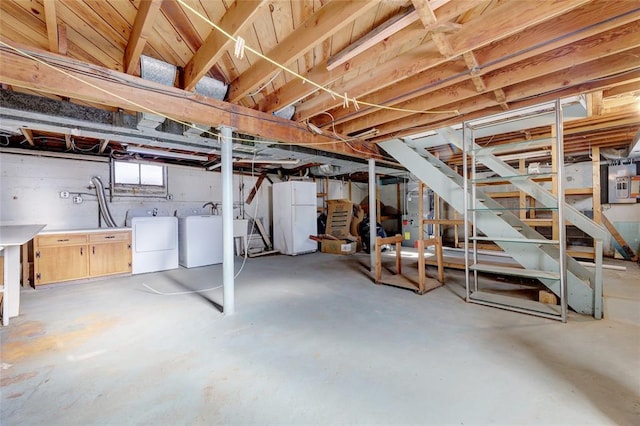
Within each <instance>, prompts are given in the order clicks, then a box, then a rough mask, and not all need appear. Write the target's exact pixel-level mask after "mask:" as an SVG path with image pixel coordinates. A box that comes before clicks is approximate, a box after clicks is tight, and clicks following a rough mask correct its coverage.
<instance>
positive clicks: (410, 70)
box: [295, 0, 586, 121]
mask: <svg viewBox="0 0 640 426" xmlns="http://www.w3.org/2000/svg"><path fill="white" fill-rule="evenodd" d="M513 1H515V0H510V1H507V2H505V3H502V4H501V5H500V6H498V7H496V8H495V9H493V10H491V11H490V12H488V13H487V14H486V15H485V17H484V19H481V20H475V21H471V22H469V23H467V24H465V25H464V26H463V28H461V29H460V31H458V32H456V33H455V34H452V35H451V36H450V37H449V42H450V43H451V46H452V48H453V52H452V53H451V56H459V55H462V54H463V53H465V52H467V51H470V50H475V49H478V48H480V47H482V46H485V45H488V44H490V43H492V42H494V41H496V40H499V39H502V38H506V37H508V36H510V35H512V34H514V33H517V32H519V31H523V30H525V29H527V28H529V27H532V26H534V25H535V24H536V23H540V22H543V21H544V20H545V19H550V18H549V17H550V16H551V17H553V16H556V15H559V14H561V13H564V12H567V11H569V10H572V9H574V8H576V7H578V6H579V5H581V4H583V3H585V2H586V0H568V1H565V2H543V3H539V2H519V3H520V4H522V6H523V7H525V6H526V8H527V11H526V12H527V13H524V11H523V13H519V14H518V15H517V16H514V15H513V8H512V7H513V5H512V4H510V2H513ZM507 5H509V6H511V7H506V6H507ZM507 13H508V16H506V15H507ZM487 22H492V25H487ZM496 23H502V25H494V24H496ZM471 34H473V36H471ZM436 52H437V50H436ZM446 60H447V59H446V58H444V57H442V56H441V55H440V54H435V52H434V51H433V50H432V49H430V48H429V46H428V43H426V44H423V45H422V46H421V48H419V49H415V50H414V51H412V52H409V53H408V54H406V55H403V57H402V58H398V59H396V60H394V61H392V62H388V63H386V64H383V65H382V66H379V67H376V68H375V69H374V70H372V71H371V72H370V73H369V74H368V76H367V77H368V78H366V79H358V80H355V81H351V82H346V83H343V84H340V85H337V86H335V87H332V89H333V90H334V91H336V92H337V93H349V94H350V95H351V96H352V97H354V96H357V97H360V96H363V95H367V94H368V93H371V92H373V91H376V90H380V89H382V88H384V87H387V86H391V85H392V84H394V83H397V82H398V81H401V80H403V79H405V78H409V77H411V76H413V75H414V74H415V73H416V72H419V71H423V70H426V69H428V68H431V67H434V66H437V65H439V64H442V63H443V62H445V61H446ZM341 103H342V101H341V100H339V99H338V100H334V99H332V97H331V96H330V95H329V94H326V93H322V94H320V95H319V96H316V97H315V98H313V99H311V100H309V101H307V102H304V103H303V104H302V105H300V107H299V108H298V109H297V111H296V115H295V119H296V120H299V121H301V120H305V119H308V118H310V117H313V116H315V115H317V114H318V113H320V112H321V111H325V110H327V109H330V108H334V107H336V106H338V105H340V104H341Z"/></svg>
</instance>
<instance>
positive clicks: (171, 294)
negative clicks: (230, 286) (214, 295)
mask: <svg viewBox="0 0 640 426" xmlns="http://www.w3.org/2000/svg"><path fill="white" fill-rule="evenodd" d="M142 286H143V287H145V288H147V289H148V290H150V291H151V292H152V293H155V294H159V295H160V296H179V295H182V294H192V293H204V292H206V291H212V290H217V289H219V288H222V286H221V285H219V286H217V287H211V288H205V289H204V290H187V291H174V292H164V291H158V290H156V289H155V288H153V287H151V286H149V285H147V284H145V283H142Z"/></svg>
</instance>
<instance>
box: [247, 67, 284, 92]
mask: <svg viewBox="0 0 640 426" xmlns="http://www.w3.org/2000/svg"><path fill="white" fill-rule="evenodd" d="M281 72H282V70H280V71H278V72H277V73H275V74H274V75H273V77H271V78H270V79H269V81H267V82H266V83H265V84H263V85H262V86H260V87H259V88H257V89H256V90H254V91H253V92H251V93H249V94H247V96H255V95H257V94H258V93H260V92H261V91H262V89H264V88H265V87H267V86H268V85H270V84H271V83H273V81H274V80H275V79H276V78H278V76H279V75H280V73H281Z"/></svg>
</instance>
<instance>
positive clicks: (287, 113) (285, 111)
mask: <svg viewBox="0 0 640 426" xmlns="http://www.w3.org/2000/svg"><path fill="white" fill-rule="evenodd" d="M295 113H296V107H295V105H289V106H286V107H284V108H282V109H279V110H278V111H276V112H274V113H273V115H275V116H276V117H280V118H284V119H285V120H291V118H292V117H293V114H295Z"/></svg>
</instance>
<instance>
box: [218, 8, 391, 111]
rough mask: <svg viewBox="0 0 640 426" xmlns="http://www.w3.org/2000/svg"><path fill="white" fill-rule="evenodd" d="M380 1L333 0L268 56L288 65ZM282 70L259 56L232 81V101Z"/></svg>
mask: <svg viewBox="0 0 640 426" xmlns="http://www.w3.org/2000/svg"><path fill="white" fill-rule="evenodd" d="M379 3H380V1H379V0H353V1H350V2H343V1H340V0H333V1H331V2H329V3H327V4H325V5H324V6H322V7H321V8H320V9H319V10H318V11H317V12H316V13H314V14H313V15H312V16H311V17H309V19H307V20H306V21H305V22H304V23H303V24H302V25H300V26H299V27H298V28H296V29H295V30H294V31H293V32H292V33H291V34H290V35H289V36H287V38H285V39H284V40H283V41H282V42H280V43H278V44H277V45H276V47H274V48H273V49H272V50H271V51H269V52H268V53H267V54H266V56H268V57H269V59H271V60H273V61H275V62H277V63H279V64H281V65H288V64H289V63H291V62H292V61H295V60H296V59H298V58H300V57H301V56H302V55H304V54H305V53H306V52H308V51H309V50H311V49H312V48H314V47H315V46H317V45H318V44H320V43H322V41H323V40H325V39H327V38H329V37H331V36H332V35H333V34H335V33H336V32H338V31H339V30H341V29H342V28H344V27H345V26H346V25H349V24H351V23H352V22H353V20H354V19H356V18H358V17H359V16H362V15H363V14H364V13H366V12H368V11H369V10H371V9H372V8H374V7H378V5H379ZM278 69H279V68H277V67H276V66H275V65H273V64H272V63H270V62H268V61H266V60H264V59H259V60H258V61H257V62H256V63H255V64H254V65H252V66H251V67H250V68H249V69H248V70H246V71H245V72H243V73H242V74H240V75H239V76H238V78H236V79H235V81H233V82H232V83H231V85H230V87H229V95H228V98H229V102H234V103H236V102H238V101H239V100H240V99H242V98H243V97H245V96H246V95H247V94H248V93H250V92H251V91H252V90H253V89H255V88H256V87H258V86H260V85H261V84H264V83H265V82H266V81H267V80H269V78H270V77H271V76H272V75H273V74H274V73H275V72H276V71H277V70H278Z"/></svg>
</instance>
